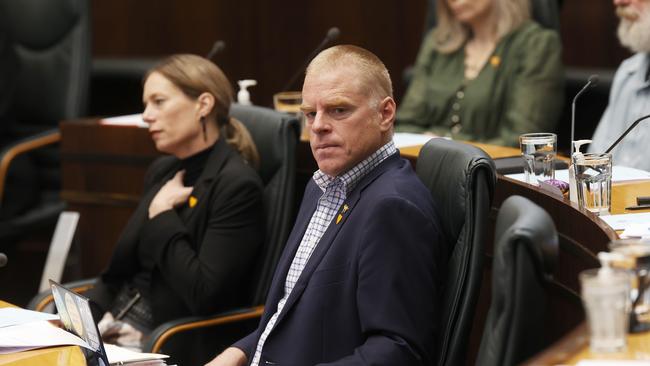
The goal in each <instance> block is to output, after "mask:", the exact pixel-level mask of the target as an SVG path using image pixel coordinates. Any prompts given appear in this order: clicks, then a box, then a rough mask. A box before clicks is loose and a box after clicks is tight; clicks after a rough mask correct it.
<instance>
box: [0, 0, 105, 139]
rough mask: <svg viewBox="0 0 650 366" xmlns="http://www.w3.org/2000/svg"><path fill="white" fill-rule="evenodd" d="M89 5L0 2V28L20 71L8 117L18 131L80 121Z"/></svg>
mask: <svg viewBox="0 0 650 366" xmlns="http://www.w3.org/2000/svg"><path fill="white" fill-rule="evenodd" d="M89 3H90V2H89V1H88V0H21V1H14V0H0V28H2V29H3V30H4V31H5V32H6V33H7V35H8V40H9V42H11V43H13V47H14V51H15V55H16V58H17V64H18V66H17V67H18V69H17V73H16V75H15V84H16V89H15V90H14V94H13V103H12V105H11V107H10V114H11V115H12V116H13V117H14V118H15V119H16V121H17V122H19V126H18V127H19V128H20V129H23V130H27V131H25V132H31V131H30V130H36V131H37V132H38V130H39V128H38V127H41V129H42V128H43V127H49V128H55V127H57V126H58V123H59V122H60V121H61V120H64V119H70V118H76V117H80V116H83V115H84V114H85V112H86V98H87V95H88V85H89V81H90V69H91V62H92V57H91V53H90V52H91V46H90V39H91V36H92V34H91V32H90V4H89Z"/></svg>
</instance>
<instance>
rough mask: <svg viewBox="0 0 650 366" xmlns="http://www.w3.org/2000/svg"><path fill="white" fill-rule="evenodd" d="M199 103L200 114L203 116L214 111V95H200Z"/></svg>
mask: <svg viewBox="0 0 650 366" xmlns="http://www.w3.org/2000/svg"><path fill="white" fill-rule="evenodd" d="M197 101H198V102H199V104H198V106H199V112H200V114H201V115H202V116H207V115H208V114H210V112H212V109H213V108H214V102H215V100H214V95H212V94H210V93H207V92H206V93H203V94H201V95H199V97H198V99H197Z"/></svg>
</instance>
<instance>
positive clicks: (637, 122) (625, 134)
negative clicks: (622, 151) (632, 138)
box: [605, 114, 650, 153]
mask: <svg viewBox="0 0 650 366" xmlns="http://www.w3.org/2000/svg"><path fill="white" fill-rule="evenodd" d="M648 118H650V114H648V115H646V116H643V117H641V118H639V119H637V120H636V121H634V122H632V124H631V125H630V127H628V128H627V130H625V132H623V134H622V135H621V136H620V137H619V138H618V139H616V141H614V143H613V144H612V145H611V146H610V147H609V148H608V149H607V150H605V153H608V152H610V151H612V149H613V148H615V147H616V145H618V143H619V142H621V140H622V139H623V137H625V136H627V134H628V133H630V131H632V129H633V128H634V127H636V125H638V124H639V123H640V122H641V121H643V120H644V119H648Z"/></svg>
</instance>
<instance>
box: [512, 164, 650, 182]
mask: <svg viewBox="0 0 650 366" xmlns="http://www.w3.org/2000/svg"><path fill="white" fill-rule="evenodd" d="M506 177H508V178H511V179H514V180H518V181H521V182H525V179H524V173H517V174H507V175H506ZM555 179H557V180H561V181H564V182H567V183H568V182H569V170H568V169H562V170H556V171H555ZM646 179H650V172H646V171H645V170H640V169H634V168H628V167H626V166H619V165H616V166H614V167H612V182H614V183H615V182H628V181H632V180H646Z"/></svg>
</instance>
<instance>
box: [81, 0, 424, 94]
mask: <svg viewBox="0 0 650 366" xmlns="http://www.w3.org/2000/svg"><path fill="white" fill-rule="evenodd" d="M425 8H426V6H425V0H410V1H398V0H381V1H374V0H357V1H342V0H328V1H323V0H317V1H309V2H306V1H300V0H278V1H266V0H240V1H213V0H189V1H178V0H138V1H132V0H111V1H108V0H100V1H95V2H94V3H93V27H94V29H93V32H94V34H93V54H94V56H95V57H161V56H164V55H167V54H171V53H178V52H191V53H197V54H205V53H207V51H208V50H209V49H210V48H211V45H212V43H213V42H214V41H215V40H217V39H221V40H223V41H225V42H226V43H227V46H226V48H225V50H224V51H223V52H222V53H221V54H219V55H218V56H217V57H216V59H215V61H216V62H217V64H219V65H220V66H221V67H222V68H223V69H224V71H225V72H226V74H227V75H228V76H229V77H230V79H231V81H232V82H233V84H235V83H236V80H239V79H244V78H254V79H257V80H258V82H259V85H258V86H256V87H254V88H251V94H252V99H253V102H254V103H256V104H260V105H267V106H270V105H271V103H272V94H273V93H274V92H276V91H279V90H280V89H282V88H283V86H284V85H285V84H286V83H287V82H288V80H289V78H290V77H291V75H292V74H293V73H294V72H295V71H296V70H297V69H298V68H299V67H300V65H301V64H302V63H303V61H304V59H305V58H306V57H307V55H308V54H309V53H310V52H311V51H312V49H313V48H315V47H316V45H318V44H319V43H320V41H321V40H322V39H323V37H324V36H325V34H326V32H327V30H328V29H329V28H330V27H332V26H338V27H339V28H340V30H341V36H340V37H339V39H338V40H337V41H336V43H339V44H340V43H352V44H356V45H359V46H362V47H365V48H367V49H369V50H371V51H373V52H374V53H376V54H377V55H378V56H379V57H380V58H381V59H382V60H383V61H384V62H385V63H386V66H387V67H388V69H389V71H390V72H391V73H392V74H393V79H394V83H395V86H396V94H397V95H401V93H402V85H401V84H402V83H401V73H402V70H403V69H404V68H405V67H406V66H407V65H409V64H411V63H412V62H413V60H414V59H415V55H416V53H417V50H418V48H419V44H420V40H421V36H422V29H423V22H424V13H425ZM299 88H300V82H298V83H297V85H295V86H294V89H299Z"/></svg>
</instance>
